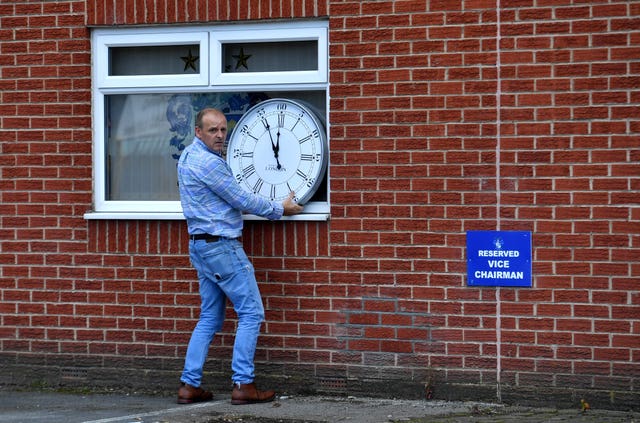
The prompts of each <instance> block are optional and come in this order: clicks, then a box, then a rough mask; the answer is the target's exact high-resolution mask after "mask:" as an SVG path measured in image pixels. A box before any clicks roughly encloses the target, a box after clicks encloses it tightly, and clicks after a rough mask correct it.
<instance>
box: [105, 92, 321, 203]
mask: <svg viewBox="0 0 640 423" xmlns="http://www.w3.org/2000/svg"><path fill="white" fill-rule="evenodd" d="M275 97H287V98H295V99H298V100H303V101H306V102H308V103H310V104H311V105H313V106H314V107H315V108H316V110H317V111H319V112H320V113H321V114H322V115H324V110H325V109H326V104H325V102H326V93H325V91H324V90H321V91H308V92H275V91H272V92H241V93H228V92H224V93H186V94H184V93H181V94H122V95H110V96H105V102H106V103H105V110H106V114H107V116H106V122H107V128H106V129H105V130H106V137H105V139H106V143H107V145H106V148H105V150H106V164H105V165H106V169H107V178H106V184H107V186H106V187H105V188H106V189H105V192H106V200H111V201H174V200H175V201H177V200H179V199H180V197H179V194H178V181H177V175H176V165H177V164H178V159H179V158H180V153H181V152H182V150H184V148H185V147H186V146H187V145H189V144H190V143H191V142H192V141H193V137H194V135H195V131H194V125H195V116H196V114H197V113H198V112H199V111H200V110H202V109H204V108H206V107H215V108H217V109H220V110H222V111H223V112H224V114H225V115H226V116H227V120H228V127H229V134H230V133H231V132H232V131H233V128H234V127H235V124H236V122H237V121H238V120H239V119H240V117H241V116H242V115H243V113H244V112H246V111H247V110H248V109H249V108H250V107H251V106H253V105H255V104H257V103H259V102H260V101H263V100H266V99H268V98H275ZM311 200H312V201H326V200H327V190H326V182H325V183H324V184H323V186H322V187H321V188H320V189H319V190H318V192H317V193H316V195H315V196H314V197H313V198H312V199H311Z"/></svg>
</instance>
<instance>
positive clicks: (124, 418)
mask: <svg viewBox="0 0 640 423" xmlns="http://www.w3.org/2000/svg"><path fill="white" fill-rule="evenodd" d="M227 402H228V401H227V400H220V401H207V402H202V403H199V404H188V405H182V406H180V407H174V408H165V409H163V410H158V411H150V412H148V413H142V414H131V415H128V416H120V417H108V418H106V419H100V420H86V421H84V422H82V423H113V422H120V421H129V422H133V421H136V419H138V420H137V421H141V420H140V419H141V418H142V417H153V416H159V415H162V414H167V413H177V412H179V411H189V410H193V409H194V408H205V407H208V406H211V405H219V404H225V403H227Z"/></svg>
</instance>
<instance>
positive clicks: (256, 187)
mask: <svg viewBox="0 0 640 423" xmlns="http://www.w3.org/2000/svg"><path fill="white" fill-rule="evenodd" d="M262 185H264V181H263V180H262V178H258V180H257V181H256V183H255V184H254V185H253V192H254V193H256V194H257V193H259V192H260V190H261V189H262Z"/></svg>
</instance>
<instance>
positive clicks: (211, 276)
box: [178, 109, 302, 404]
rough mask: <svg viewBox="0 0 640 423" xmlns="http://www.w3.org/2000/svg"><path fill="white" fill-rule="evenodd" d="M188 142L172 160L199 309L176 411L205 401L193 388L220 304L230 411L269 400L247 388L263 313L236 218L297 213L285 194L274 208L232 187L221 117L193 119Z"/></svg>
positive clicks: (214, 113) (218, 324)
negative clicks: (231, 326) (229, 340)
mask: <svg viewBox="0 0 640 423" xmlns="http://www.w3.org/2000/svg"><path fill="white" fill-rule="evenodd" d="M195 135H196V136H195V138H194V140H193V143H192V144H191V145H189V146H188V147H187V148H185V149H184V151H183V152H182V154H181V156H180V160H179V162H178V185H179V188H180V201H181V203H182V210H183V212H184V216H185V218H186V220H187V227H188V230H189V256H190V258H191V263H192V265H193V266H194V268H195V269H196V270H197V272H198V279H199V281H200V298H201V301H202V304H201V309H200V319H199V320H198V324H197V325H196V327H195V329H194V330H193V333H192V335H191V340H190V341H189V346H188V348H187V355H186V358H185V364H184V370H183V372H182V376H181V378H180V380H181V382H182V385H181V387H180V388H179V390H178V403H179V404H190V403H194V402H200V401H209V400H211V399H212V398H213V394H212V393H211V392H209V391H205V390H204V389H202V388H201V387H200V383H201V379H202V371H203V367H204V363H205V360H206V358H207V353H208V351H209V345H210V344H211V342H212V340H213V337H214V335H215V334H216V332H218V331H220V330H221V329H222V324H223V323H224V316H225V304H226V299H227V298H228V299H229V300H230V301H231V302H232V303H233V307H234V310H235V311H236V314H237V316H238V325H237V329H236V336H235V343H234V346H233V357H232V361H231V369H232V372H233V375H232V381H233V391H232V393H231V403H232V404H252V403H257V402H267V401H272V400H273V399H274V398H275V392H273V391H271V390H269V391H260V390H258V389H257V388H256V385H255V383H254V363H253V360H254V355H255V350H256V344H257V340H258V335H259V332H260V326H261V324H262V321H263V320H264V307H263V305H262V298H261V296H260V291H259V290H258V284H257V282H256V278H255V274H254V269H253V266H252V265H251V262H249V259H248V258H247V255H246V254H245V252H244V249H243V247H242V243H241V242H240V241H239V240H238V238H239V237H240V236H241V234H242V212H248V213H253V214H255V215H259V216H263V217H266V218H268V219H271V220H275V219H279V218H281V217H282V216H283V215H294V214H298V213H300V212H301V211H302V206H300V205H298V204H296V203H295V202H294V201H293V193H291V195H290V196H289V198H287V199H286V200H285V201H283V202H282V204H279V203H277V202H269V201H267V200H265V199H263V198H261V197H258V196H256V195H253V194H250V193H247V192H246V191H244V190H243V189H242V187H240V185H239V184H238V183H237V182H236V181H235V179H234V177H233V175H232V174H231V171H230V169H229V167H228V166H227V163H226V161H225V159H224V158H223V157H222V149H223V146H224V142H225V139H226V137H227V119H226V117H225V116H224V114H223V113H222V112H221V111H219V110H217V109H204V110H202V111H201V112H200V113H198V116H197V117H196V125H195Z"/></svg>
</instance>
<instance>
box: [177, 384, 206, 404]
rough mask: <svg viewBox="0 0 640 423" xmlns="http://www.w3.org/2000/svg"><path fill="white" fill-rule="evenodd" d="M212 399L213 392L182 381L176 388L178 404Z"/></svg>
mask: <svg viewBox="0 0 640 423" xmlns="http://www.w3.org/2000/svg"><path fill="white" fill-rule="evenodd" d="M212 399H213V394H212V393H211V392H209V391H205V390H204V389H202V388H200V387H198V388H196V387H194V386H191V385H189V384H187V383H184V382H183V383H182V386H180V389H178V404H192V403H194V402H203V401H211V400H212Z"/></svg>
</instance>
